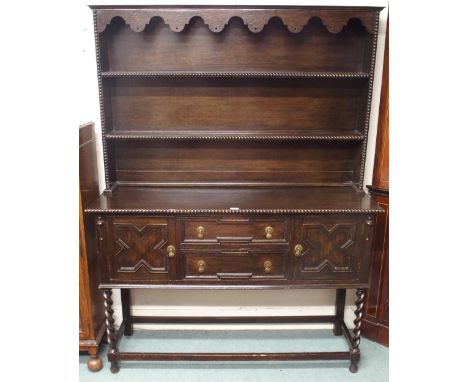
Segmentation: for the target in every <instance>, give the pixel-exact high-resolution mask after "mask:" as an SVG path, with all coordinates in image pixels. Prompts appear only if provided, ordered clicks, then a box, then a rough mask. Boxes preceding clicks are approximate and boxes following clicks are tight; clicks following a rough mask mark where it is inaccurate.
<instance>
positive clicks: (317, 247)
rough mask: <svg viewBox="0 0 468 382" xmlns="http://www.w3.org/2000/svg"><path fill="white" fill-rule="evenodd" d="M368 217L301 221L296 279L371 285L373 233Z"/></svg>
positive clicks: (296, 232) (307, 219)
mask: <svg viewBox="0 0 468 382" xmlns="http://www.w3.org/2000/svg"><path fill="white" fill-rule="evenodd" d="M371 224H372V222H371V220H370V219H369V217H367V216H351V217H347V216H320V217H309V218H303V219H299V220H298V221H297V227H296V230H295V235H296V241H295V245H299V246H301V247H300V248H299V249H300V253H296V252H297V251H298V250H296V249H295V250H294V255H293V262H294V263H293V269H294V278H295V279H300V280H314V279H316V280H329V281H333V280H335V281H341V280H345V281H360V282H367V280H366V279H367V276H366V273H367V269H368V267H369V248H370V242H371V234H372V230H371V229H370V225H371Z"/></svg>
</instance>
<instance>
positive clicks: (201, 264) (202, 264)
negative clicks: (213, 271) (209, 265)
mask: <svg viewBox="0 0 468 382" xmlns="http://www.w3.org/2000/svg"><path fill="white" fill-rule="evenodd" d="M197 266H198V273H203V272H205V269H206V263H205V262H204V261H203V260H199V261H198V263H197Z"/></svg>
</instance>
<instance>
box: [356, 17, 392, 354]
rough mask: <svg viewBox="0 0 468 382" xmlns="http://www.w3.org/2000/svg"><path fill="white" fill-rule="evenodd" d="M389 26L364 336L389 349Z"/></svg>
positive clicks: (363, 326)
mask: <svg viewBox="0 0 468 382" xmlns="http://www.w3.org/2000/svg"><path fill="white" fill-rule="evenodd" d="M388 39H389V33H388V24H387V37H386V41H385V60H384V68H383V75H382V92H381V97H380V110H379V130H378V135H377V143H376V153H375V161H374V175H373V179H372V185H371V186H367V187H368V189H369V192H370V193H371V195H372V196H373V198H374V199H375V200H376V202H377V203H378V204H379V206H380V207H382V208H383V209H384V210H385V214H382V215H379V216H378V217H377V219H376V222H375V228H374V229H375V235H374V236H375V237H374V243H373V246H372V266H371V278H370V287H369V294H368V297H367V300H366V304H365V307H364V318H363V321H362V334H363V335H365V336H366V337H368V338H370V339H373V340H374V341H377V342H379V343H381V344H382V345H386V346H388V336H389V277H388V276H389V275H388V262H389V258H388V257H389V242H388V231H389V209H390V201H389V191H390V182H389V172H388V167H389V166H388V165H389V140H388V137H389V118H388V108H389V84H388Z"/></svg>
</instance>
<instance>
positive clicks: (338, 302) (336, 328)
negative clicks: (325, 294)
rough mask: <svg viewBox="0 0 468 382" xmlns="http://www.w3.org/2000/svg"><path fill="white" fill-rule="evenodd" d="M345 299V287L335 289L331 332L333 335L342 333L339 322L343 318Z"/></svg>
mask: <svg viewBox="0 0 468 382" xmlns="http://www.w3.org/2000/svg"><path fill="white" fill-rule="evenodd" d="M345 300H346V289H337V290H336V299H335V322H334V324H333V334H334V335H335V336H341V335H342V334H343V330H342V329H343V328H342V326H341V323H342V322H343V318H344V309H345Z"/></svg>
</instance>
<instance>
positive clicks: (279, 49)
mask: <svg viewBox="0 0 468 382" xmlns="http://www.w3.org/2000/svg"><path fill="white" fill-rule="evenodd" d="M368 35H369V34H368V33H367V32H366V30H365V28H364V27H363V26H362V25H361V24H360V23H359V22H358V21H357V22H355V21H353V20H351V21H350V23H349V25H348V26H345V27H344V28H343V30H342V31H341V32H340V33H337V34H333V33H330V32H329V31H328V30H327V29H326V27H325V26H323V24H322V23H321V22H320V20H318V19H311V20H310V22H309V23H308V25H307V26H306V27H305V28H304V29H303V30H302V32H300V33H291V32H290V31H288V29H287V27H286V26H284V25H283V23H282V22H281V20H279V19H276V18H273V19H272V20H271V21H270V23H269V24H268V25H266V26H265V28H264V29H263V31H262V32H260V33H252V32H251V31H249V30H248V28H247V27H246V26H245V25H244V24H243V22H242V20H240V19H239V18H233V19H231V21H230V23H229V25H228V26H227V27H226V28H225V29H224V30H223V31H222V32H221V33H213V32H212V31H210V30H209V28H208V27H207V26H206V25H205V24H204V22H203V21H202V20H201V19H200V18H197V17H195V18H193V19H192V21H191V22H190V24H189V25H188V26H187V27H186V28H185V30H184V31H183V32H180V33H175V32H173V31H171V30H170V28H169V26H168V25H165V24H164V23H163V22H162V21H161V19H158V18H155V19H153V20H152V21H151V22H150V24H149V25H148V26H146V28H145V29H144V31H142V32H140V33H136V32H134V31H132V30H131V29H130V27H129V26H128V25H125V23H124V22H123V20H121V19H119V18H116V19H114V20H113V21H112V23H111V25H109V26H108V27H107V29H106V30H105V32H104V33H103V34H102V39H103V40H106V41H107V50H106V51H104V52H103V55H104V56H108V66H107V67H104V68H103V70H115V71H117V70H118V71H131V70H133V71H140V70H213V71H216V70H237V71H243V70H244V71H245V70H247V71H251V70H252V71H254V70H256V71H262V70H270V71H271V70H273V71H275V70H299V71H362V69H363V67H362V63H363V59H362V58H363V56H364V53H365V44H366V43H367V42H368V39H367V37H368Z"/></svg>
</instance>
